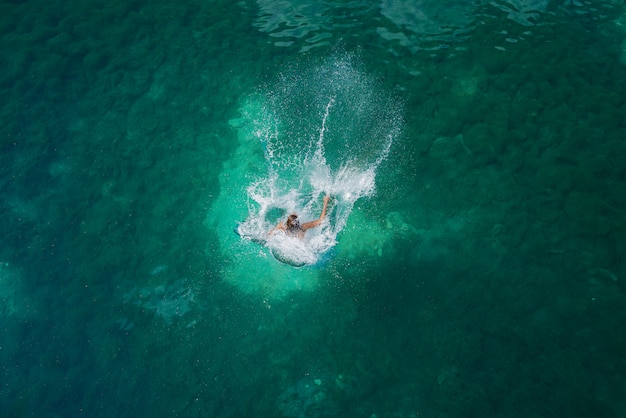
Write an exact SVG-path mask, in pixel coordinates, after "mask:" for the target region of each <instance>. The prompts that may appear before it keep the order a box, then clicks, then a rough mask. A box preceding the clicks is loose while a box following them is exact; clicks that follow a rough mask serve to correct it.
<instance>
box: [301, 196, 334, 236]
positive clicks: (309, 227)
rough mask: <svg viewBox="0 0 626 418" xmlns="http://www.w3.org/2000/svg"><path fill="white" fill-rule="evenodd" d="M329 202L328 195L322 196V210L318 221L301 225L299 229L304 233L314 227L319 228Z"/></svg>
mask: <svg viewBox="0 0 626 418" xmlns="http://www.w3.org/2000/svg"><path fill="white" fill-rule="evenodd" d="M329 200H330V196H328V195H326V196H324V207H323V208H322V214H321V215H320V217H319V218H318V219H316V220H314V221H311V222H305V223H303V224H302V227H301V228H302V230H303V231H306V230H307V229H311V228H315V227H316V226H319V225H320V224H321V223H322V221H323V220H324V217H326V206H328V201H329Z"/></svg>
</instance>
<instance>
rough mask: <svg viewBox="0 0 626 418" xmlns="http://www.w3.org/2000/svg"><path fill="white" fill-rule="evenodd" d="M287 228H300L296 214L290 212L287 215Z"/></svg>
mask: <svg viewBox="0 0 626 418" xmlns="http://www.w3.org/2000/svg"><path fill="white" fill-rule="evenodd" d="M286 223H287V229H297V228H300V222H298V215H296V214H295V213H292V214H291V215H289V216H288V217H287V222H286Z"/></svg>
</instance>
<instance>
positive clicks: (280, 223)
mask: <svg viewBox="0 0 626 418" xmlns="http://www.w3.org/2000/svg"><path fill="white" fill-rule="evenodd" d="M285 229H286V228H285V224H284V223H282V222H279V223H278V225H276V226H275V227H274V228H272V229H271V230H270V232H268V233H267V234H268V235H272V234H273V233H274V232H276V231H278V230H281V231H284V230H285Z"/></svg>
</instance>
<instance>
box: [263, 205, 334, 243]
mask: <svg viewBox="0 0 626 418" xmlns="http://www.w3.org/2000/svg"><path fill="white" fill-rule="evenodd" d="M329 200H330V196H328V195H327V196H324V207H323V208H322V214H321V215H320V217H319V218H318V219H316V220H314V221H311V222H305V223H303V224H300V221H299V220H298V215H296V214H295V213H292V214H291V215H289V216H288V217H287V221H286V222H285V223H283V222H280V223H279V224H278V225H276V227H274V228H273V229H272V230H271V231H270V232H269V234H270V235H272V234H273V233H274V232H276V231H277V230H280V231H285V233H286V234H287V235H289V236H292V237H297V238H300V239H304V234H305V233H306V231H307V230H309V229H312V228H315V227H316V226H319V225H321V223H322V221H323V220H324V217H325V216H326V206H328V201H329Z"/></svg>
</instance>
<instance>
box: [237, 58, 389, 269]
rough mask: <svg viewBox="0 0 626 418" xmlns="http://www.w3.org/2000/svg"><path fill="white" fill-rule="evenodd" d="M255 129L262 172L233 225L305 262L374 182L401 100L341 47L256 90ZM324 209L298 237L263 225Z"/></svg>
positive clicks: (316, 256)
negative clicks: (242, 216) (259, 100)
mask: <svg viewBox="0 0 626 418" xmlns="http://www.w3.org/2000/svg"><path fill="white" fill-rule="evenodd" d="M263 97H264V105H263V106H262V108H263V110H262V111H261V114H259V115H255V118H254V119H255V120H254V123H255V129H254V132H255V136H256V137H257V139H258V140H259V142H260V143H261V144H262V145H263V146H264V156H265V161H266V165H267V173H266V174H265V175H263V176H260V177H258V178H257V179H255V180H254V181H253V182H252V183H251V184H250V185H249V186H248V187H247V195H248V197H249V205H248V217H247V219H246V220H245V221H244V222H242V223H240V224H239V226H238V228H237V232H238V233H239V235H240V236H241V237H242V238H244V239H249V240H252V241H254V242H256V243H258V244H261V245H264V246H266V247H267V248H269V249H270V251H271V252H272V254H273V255H274V256H275V257H276V258H277V259H278V260H280V261H282V262H285V263H287V264H291V265H293V266H304V265H312V264H315V263H317V262H318V261H320V260H321V259H323V256H324V254H326V253H327V252H328V251H329V250H330V249H331V248H333V247H334V246H335V244H336V243H337V237H338V235H339V234H340V232H341V231H342V229H343V228H344V227H345V226H346V223H347V222H348V219H349V216H350V213H351V212H352V210H353V208H354V205H355V203H356V202H357V201H358V200H359V199H361V198H365V197H370V196H372V195H373V194H374V192H375V189H376V187H375V186H376V184H375V180H376V173H377V170H378V167H379V165H380V164H381V163H382V162H383V161H384V160H385V158H386V157H387V155H388V153H389V150H390V148H391V146H392V144H393V142H394V140H395V139H396V138H397V137H398V135H399V134H400V130H401V124H402V117H401V106H400V105H399V104H398V102H397V101H395V100H393V99H391V98H390V97H388V96H386V95H384V94H382V93H381V91H380V89H379V88H378V86H377V85H376V84H375V83H374V82H372V81H371V80H370V79H369V78H368V77H367V76H366V75H365V74H364V72H363V71H362V70H360V69H359V68H358V66H357V65H356V64H355V59H354V57H353V56H351V55H349V54H343V55H341V56H337V55H336V56H334V57H332V58H331V59H329V60H327V61H326V62H324V63H323V64H322V65H320V66H316V67H313V68H309V69H305V70H304V71H303V70H302V69H300V68H295V69H292V70H291V72H288V73H287V74H284V75H283V77H281V80H280V82H279V83H278V84H277V85H276V86H275V87H274V88H271V89H269V90H268V91H267V92H266V93H265V94H264V95H263ZM325 195H329V196H331V201H330V203H329V206H328V210H327V216H326V218H325V220H324V222H323V223H322V225H320V226H319V227H317V228H314V229H310V230H308V231H307V232H306V234H305V237H304V239H300V238H297V237H292V236H288V235H287V234H285V233H283V232H282V231H278V232H275V233H272V234H269V233H268V232H269V231H270V230H271V229H272V228H273V227H275V226H276V225H277V224H278V223H279V222H284V221H285V219H286V217H287V215H289V214H291V213H296V214H297V215H298V218H299V219H300V220H301V222H308V221H311V220H314V219H317V218H318V217H319V216H320V213H321V211H322V201H323V197H324V196H325Z"/></svg>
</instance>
